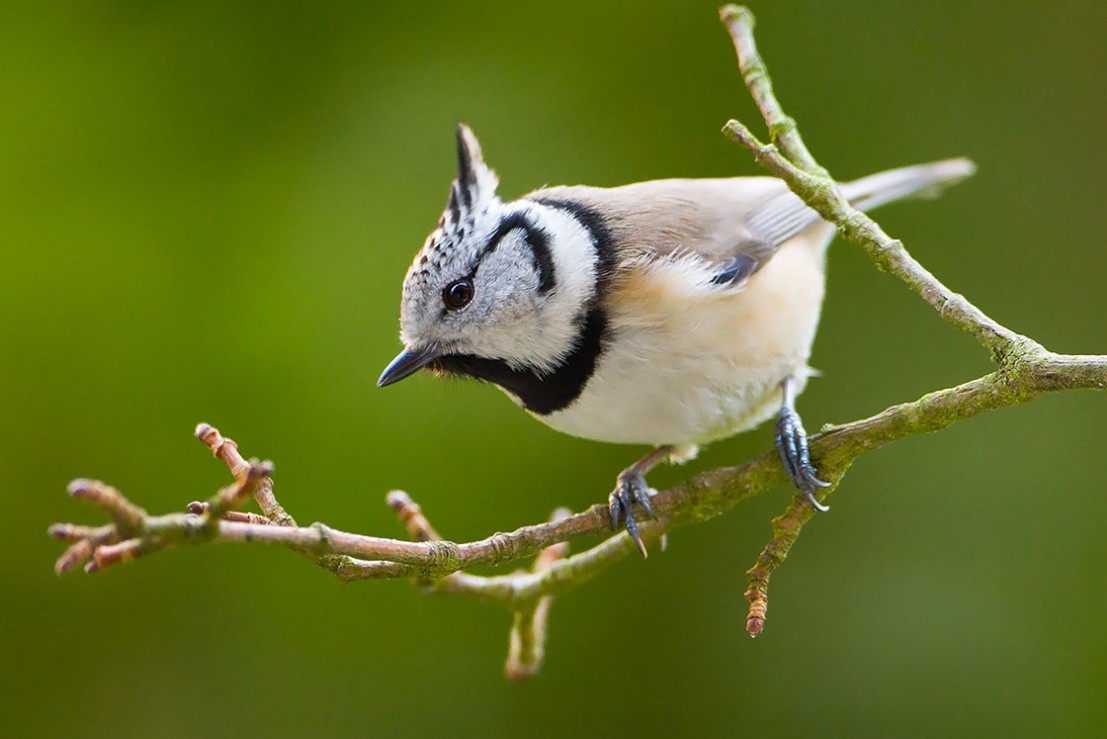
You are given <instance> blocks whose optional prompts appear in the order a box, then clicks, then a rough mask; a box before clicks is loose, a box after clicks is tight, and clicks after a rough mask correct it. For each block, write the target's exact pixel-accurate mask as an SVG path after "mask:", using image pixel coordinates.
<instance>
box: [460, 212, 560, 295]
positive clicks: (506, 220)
mask: <svg viewBox="0 0 1107 739" xmlns="http://www.w3.org/2000/svg"><path fill="white" fill-rule="evenodd" d="M515 229H520V230H522V232H523V243H525V244H526V245H527V246H528V247H530V251H531V260H532V261H533V262H534V271H535V272H537V273H538V292H539V294H543V295H544V294H545V293H548V292H549V291H550V290H552V289H553V288H554V286H555V285H556V284H557V278H556V277H555V276H554V263H553V256H552V255H551V254H550V237H549V234H547V233H546V232H545V231H544V230H542V229H540V228H538V227H536V226H535V225H534V224H532V223H531V222H530V221H528V220H527V217H526V215H524V214H523V213H512V214H511V215H508V216H504V217H503V219H501V220H500V225H499V226H497V227H496V231H495V233H493V234H492V236H491V238H489V239H488V245H487V246H486V247H485V248H484V249H483V250H481V252H480V253H479V254H478V255H477V258H476V259H475V260H474V262H475V265H479V264H480V262H481V261H483V260H484V258H485V257H486V256H488V255H489V254H491V253H492V252H494V251H496V249H497V248H498V247H499V245H500V242H501V241H503V240H504V238H506V237H507V235H508V234H509V233H511V232H512V231H514V230H515ZM475 269H476V266H474V270H475Z"/></svg>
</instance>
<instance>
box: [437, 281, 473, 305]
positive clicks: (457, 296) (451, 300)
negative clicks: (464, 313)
mask: <svg viewBox="0 0 1107 739" xmlns="http://www.w3.org/2000/svg"><path fill="white" fill-rule="evenodd" d="M472 299H473V283H472V281H471V280H454V281H453V282H451V283H450V284H449V285H446V289H445V290H443V291H442V302H444V303H445V304H446V307H447V308H449V309H450V310H458V309H459V308H464V307H465V306H467V305H468V304H469V301H470V300H472Z"/></svg>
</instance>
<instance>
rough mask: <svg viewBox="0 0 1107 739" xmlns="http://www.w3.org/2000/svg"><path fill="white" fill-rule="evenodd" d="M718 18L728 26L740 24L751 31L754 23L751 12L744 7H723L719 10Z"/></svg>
mask: <svg viewBox="0 0 1107 739" xmlns="http://www.w3.org/2000/svg"><path fill="white" fill-rule="evenodd" d="M719 18H720V19H721V20H722V21H723V23H726V24H727V25H728V26H729V25H731V24H736V23H741V24H743V25H746V26H749V28H750V29H751V30H752V29H753V26H754V23H755V22H756V21H755V19H754V17H753V12H752V11H750V9H749V8H747V7H746V6H745V5H724V6H723V7H721V8H719Z"/></svg>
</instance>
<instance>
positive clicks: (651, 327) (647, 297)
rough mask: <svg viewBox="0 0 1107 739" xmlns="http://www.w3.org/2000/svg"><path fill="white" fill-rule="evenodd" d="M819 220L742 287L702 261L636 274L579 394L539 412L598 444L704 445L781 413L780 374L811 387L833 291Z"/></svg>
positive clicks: (673, 262) (825, 231)
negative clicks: (722, 281)
mask: <svg viewBox="0 0 1107 739" xmlns="http://www.w3.org/2000/svg"><path fill="white" fill-rule="evenodd" d="M831 234H832V232H831V230H830V229H829V227H827V226H825V225H823V224H821V225H820V226H818V227H816V228H813V229H811V230H809V231H807V232H805V233H804V234H802V235H800V236H798V237H796V238H795V239H792V240H791V241H789V242H787V243H785V244H784V245H782V246H781V249H780V251H779V252H778V253H777V254H776V256H774V257H773V259H772V260H770V261H769V263H768V264H767V265H765V267H764V268H762V269H761V271H760V272H758V273H757V274H755V275H754V276H753V277H752V278H751V279H750V281H749V283H748V284H747V285H746V287H745V288H744V289H742V290H741V291H733V290H721V289H719V288H718V287H715V286H710V285H709V280H710V276H711V275H710V273H709V272H707V271H706V270H705V269H704V268H703V265H702V264H700V263H698V262H697V261H696V260H694V259H687V258H685V259H670V260H665V261H661V262H654V263H653V264H651V265H650V266H649V267H648V268H643V269H637V270H632V271H631V272H630V273H629V274H628V275H627V276H626V277H625V278H622V279H620V280H619V281H618V283H617V284H616V285H615V286H614V288H613V291H612V294H611V296H610V297H609V299H608V300H607V301H605V304H606V305H607V307H608V319H609V326H610V328H611V331H612V333H611V336H610V338H609V340H608V342H607V344H606V345H605V348H604V352H603V354H602V355H601V357H600V360H599V363H598V365H597V368H596V372H595V374H594V375H593V376H592V378H591V380H590V381H589V382H588V384H587V385H586V386H585V389H584V391H583V392H582V393H581V395H580V397H579V398H577V400H576V401H575V402H574V403H573V404H572V405H570V406H569V407H567V408H565V409H564V410H561V411H556V412H554V413H552V414H550V415H547V416H536V418H538V420H540V421H542V422H543V423H545V424H547V425H549V426H550V427H552V428H554V429H556V430H558V431H561V432H564V433H567V434H571V435H573V436H580V437H583V438H587V439H593V440H596V441H606V442H614V443H632V444H651V445H653V444H699V443H704V442H708V441H713V440H716V439H721V438H725V437H727V436H731V435H733V434H735V433H738V432H740V431H744V430H747V429H750V428H752V427H754V426H756V425H757V424H759V423H761V422H763V421H764V420H766V419H767V418H769V417H771V416H772V415H774V414H775V412H776V411H777V409H778V408H779V405H780V387H779V386H780V381H781V380H783V379H784V378H785V377H788V376H795V377H797V379H798V380H799V389H800V390H802V388H803V385H804V384H805V382H806V379H807V376H808V374H809V370H808V367H807V360H808V357H809V355H810V351H811V344H812V342H813V341H814V338H815V329H816V326H817V324H818V319H819V312H820V310H821V306H822V298H823V290H824V269H823V267H824V253H825V245H826V243H827V242H828V241H829V238H830V235H831Z"/></svg>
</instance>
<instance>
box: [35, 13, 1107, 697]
mask: <svg viewBox="0 0 1107 739" xmlns="http://www.w3.org/2000/svg"><path fill="white" fill-rule="evenodd" d="M721 17H722V19H723V21H724V23H725V25H726V26H727V28H728V30H729V31H730V34H731V38H732V39H733V41H734V46H735V49H736V51H737V53H738V61H739V67H740V68H741V70H742V73H743V76H744V79H745V81H746V85H747V87H749V89H750V93H751V94H752V95H753V98H754V100H755V101H756V102H757V105H758V107H759V108H760V110H761V112H762V116H763V117H764V119H765V123H766V125H767V126H768V129H769V133H770V139H771V141H772V142H773V143H771V144H763V143H761V142H760V141H759V140H758V139H757V138H756V137H755V136H754V135H753V134H752V133H750V131H749V129H747V128H746V127H745V126H743V125H742V124H740V123H738V122H737V121H730V122H728V123H727V124H726V126H725V128H724V131H725V132H726V134H727V135H728V136H729V137H731V138H732V139H733V140H735V141H737V142H738V143H740V144H742V145H743V146H745V147H746V148H747V149H749V150H750V151H751V152H752V153H753V155H754V157H755V159H756V160H757V161H758V162H759V163H760V164H762V165H763V166H765V167H766V168H767V169H769V171H771V172H772V173H774V174H776V175H777V176H778V177H780V178H781V179H783V180H784V181H785V182H786V183H787V184H788V186H789V187H790V188H791V189H792V190H793V191H794V192H795V193H796V194H797V195H799V197H801V198H802V199H803V200H804V202H806V203H807V204H808V205H810V206H811V207H812V208H814V209H815V210H816V211H818V212H819V213H820V214H821V215H822V216H823V218H825V219H826V220H827V221H829V222H830V223H833V224H835V225H836V226H837V227H838V229H839V231H840V232H841V233H842V235H843V236H844V237H845V238H846V239H848V240H849V241H851V242H852V243H854V244H856V245H858V246H860V247H861V248H862V249H864V250H865V252H866V253H867V254H868V255H869V257H870V258H871V259H872V260H873V262H874V263H875V264H876V266H877V267H878V268H879V269H881V270H882V271H886V272H890V273H892V274H894V275H896V276H897V277H899V278H900V279H901V280H903V281H904V282H905V283H906V284H907V285H908V286H909V287H910V288H911V289H912V290H913V291H914V292H916V293H917V294H918V295H919V296H920V297H922V298H923V299H924V300H925V301H926V302H927V303H929V304H930V305H931V306H932V307H934V308H935V309H936V310H937V311H938V313H939V315H940V316H941V317H942V318H943V319H944V320H945V321H947V322H949V323H950V324H952V325H953V326H955V327H957V328H958V329H959V330H961V331H963V332H965V333H967V334H969V335H970V336H972V337H974V338H975V339H976V340H977V341H978V342H979V343H980V344H981V345H982V346H984V347H985V348H987V349H988V350H989V351H990V353H991V356H992V358H993V360H994V361H995V362H996V364H997V368H996V370H995V371H993V372H991V373H989V374H987V375H985V376H983V377H980V378H977V379H975V380H971V381H969V382H966V383H964V384H961V385H958V386H956V387H952V388H947V389H943V390H937V391H935V392H932V393H928V394H927V395H924V396H922V397H921V398H919V399H917V400H914V401H911V402H907V403H902V404H899V405H896V406H892V407H891V408H888V409H886V410H884V411H882V412H881V413H878V414H876V415H874V416H872V417H870V418H865V419H861V420H858V421H853V422H851V423H847V424H842V425H838V426H827V427H824V429H823V430H822V433H820V434H818V435H815V436H813V437H812V438H811V440H810V446H811V453H812V457H813V459H814V460H815V462H816V464H817V465H818V468H819V471H820V475H821V476H822V477H823V478H825V479H829V480H831V481H833V483H834V486H833V487H831V488H829V489H827V490H826V491H825V492H824V495H825V494H830V493H832V492H833V491H834V490H835V489H836V488H837V485H838V483H839V482H840V481H841V479H842V477H843V475H844V474H845V473H846V471H847V470H848V469H849V467H850V466H851V465H852V464H853V462H854V461H855V460H856V459H858V458H859V457H861V456H862V455H864V454H867V453H868V452H871V451H873V450H875V449H879V448H880V447H882V446H884V445H886V444H889V443H891V442H893V441H896V440H897V439H901V438H903V437H905V436H911V435H915V434H920V433H927V432H933V431H937V430H940V429H942V428H944V427H946V426H948V425H950V424H952V423H955V422H956V421H959V420H961V419H964V418H969V417H971V416H974V415H977V414H980V413H984V412H986V411H990V410H995V409H997V408H1002V407H1006V406H1012V405H1018V404H1021V403H1025V402H1028V401H1030V400H1032V399H1034V398H1036V397H1038V396H1039V395H1041V394H1043V393H1046V392H1053V391H1059V390H1073V389H1080V388H1090V389H1105V388H1107V356H1102V355H1098V356H1097V355H1066V354H1055V353H1052V352H1049V351H1047V350H1046V349H1044V348H1043V347H1042V346H1041V345H1039V344H1038V343H1037V342H1035V341H1033V340H1032V339H1030V338H1028V337H1026V336H1023V335H1021V334H1018V333H1016V332H1014V331H1011V330H1010V329H1008V328H1006V327H1004V326H1002V325H1001V324H999V323H997V322H996V321H994V320H993V319H991V318H989V317H988V316H987V315H985V314H984V313H983V312H982V311H980V310H979V309H978V308H976V307H975V306H974V305H972V303H970V302H969V301H968V300H966V299H965V298H964V297H963V296H962V295H959V294H957V293H955V292H953V291H951V290H950V289H949V288H947V287H946V286H945V285H943V284H942V283H941V282H940V281H938V279H937V278H936V277H934V275H932V274H931V273H930V272H928V271H927V270H926V269H925V268H924V267H923V266H922V265H920V264H919V263H918V262H916V261H915V260H914V259H913V258H912V257H911V256H910V254H908V253H907V251H906V249H905V248H904V246H903V244H902V243H901V242H900V241H898V240H896V239H893V238H891V237H890V236H888V235H887V234H886V233H884V231H883V230H882V229H881V228H880V226H878V225H877V224H876V223H875V222H874V221H873V220H872V219H870V218H869V217H868V216H866V215H865V214H863V213H861V212H859V211H857V210H856V209H854V208H852V207H850V205H849V204H848V203H847V202H846V201H845V200H844V199H843V198H842V196H841V193H840V192H839V190H838V187H837V185H836V183H835V181H834V180H833V179H832V178H831V177H830V175H829V174H828V173H827V172H826V170H824V169H822V168H821V167H820V166H819V165H818V163H817V162H816V161H815V159H814V157H813V156H812V155H811V153H810V152H809V151H808V150H807V148H806V146H805V145H804V143H803V140H802V138H801V137H800V134H799V130H798V128H797V126H796V124H795V121H794V120H793V119H791V118H790V117H788V116H787V115H786V114H785V112H784V109H783V107H782V106H781V105H780V103H779V102H778V101H777V99H776V97H775V94H774V92H773V89H772V84H771V81H770V78H769V76H768V71H767V69H766V67H765V64H764V62H763V61H762V60H761V57H760V56H759V54H758V52H757V48H756V46H755V44H754V39H753V16H752V14H750V12H749V11H748V10H746V9H745V8H738V7H735V6H727V7H725V8H723V9H722V10H721ZM196 435H197V437H198V438H199V439H200V440H201V441H202V442H203V443H204V444H205V445H206V446H207V447H208V448H209V449H211V451H212V453H213V454H214V455H215V456H216V457H217V458H218V459H220V460H221V461H222V462H223V463H224V464H226V466H227V467H228V469H229V470H230V471H231V474H232V476H233V477H234V482H233V484H231V485H230V486H228V487H226V488H224V489H222V490H220V491H218V492H217V493H216V494H215V495H213V496H212V497H211V498H209V499H208V500H207V501H204V502H193V503H191V504H189V505H188V512H187V513H171V514H166V515H160V516H152V515H150V514H148V513H147V512H146V511H145V510H143V509H142V508H139V507H138V506H136V505H134V504H133V503H131V502H130V501H129V500H128V499H127V498H125V497H124V496H123V495H122V494H121V493H120V492H119V491H117V490H115V489H114V488H112V487H110V486H108V485H106V484H104V483H101V482H97V481H92V480H75V481H74V482H73V483H71V484H70V488H69V490H70V494H72V495H73V496H74V497H77V498H80V499H83V500H86V501H88V502H90V503H92V504H94V505H96V506H98V507H99V508H101V509H102V510H103V511H104V512H105V514H106V515H107V517H108V518H109V520H110V521H111V523H109V524H106V525H103V526H98V527H89V526H81V525H76V524H67V523H66V524H55V525H54V526H51V527H50V534H51V535H53V536H55V537H57V538H59V539H63V540H65V541H68V542H71V543H70V546H69V548H68V549H66V550H65V552H64V553H63V554H62V555H61V556H60V557H59V558H58V560H57V562H56V563H55V570H56V571H57V572H58V573H59V574H61V573H63V572H67V571H69V570H72V569H75V568H76V567H78V566H80V565H82V564H85V570H86V571H88V572H95V571H98V570H102V569H106V568H107V567H110V566H112V565H115V564H121V563H124V562H129V561H131V560H133V559H136V558H138V557H142V556H146V555H149V554H153V553H156V552H158V551H161V550H162V549H165V548H168V547H171V546H179V545H184V544H200V543H217V542H237V543H261V544H270V545H275V546H281V547H285V548H287V549H291V550H293V551H295V552H298V553H299V554H301V555H303V556H304V557H306V558H307V559H309V560H310V561H312V562H314V563H315V564H317V565H318V566H320V567H322V568H324V569H326V570H327V571H329V572H331V573H332V574H334V575H335V577H337V578H338V579H339V580H340V581H342V582H350V581H354V580H366V579H389V578H411V579H413V580H414V581H415V582H416V584H417V585H418V586H419V587H421V588H422V589H423V590H424V591H425V592H428V593H432V594H440V595H468V596H476V597H479V598H482V599H485V600H490V601H493V602H497V603H500V604H501V605H502V606H505V607H506V608H507V609H508V610H509V611H510V612H511V613H512V616H513V626H512V631H511V637H510V646H509V655H508V660H507V664H506V665H505V672H506V673H507V675H508V676H509V677H510V678H512V679H525V678H526V677H529V676H531V675H533V674H534V673H535V672H536V671H537V670H538V668H539V666H540V665H541V661H542V657H543V653H544V650H545V638H546V626H547V617H548V612H549V607H550V603H551V600H550V599H551V597H552V596H553V595H555V594H557V593H562V592H565V591H567V590H570V589H572V588H574V587H576V586H578V585H580V584H582V583H584V582H587V581H588V580H590V579H592V578H593V577H595V576H597V575H598V574H600V573H601V572H603V571H604V570H606V569H607V568H608V567H610V566H611V565H613V564H614V563H615V562H617V561H619V560H620V559H622V558H623V557H626V556H627V555H628V554H630V553H631V552H634V551H636V549H635V545H634V543H633V542H632V541H631V539H630V538H629V537H628V536H627V534H626V533H625V532H620V533H617V534H614V535H611V532H610V525H611V519H610V516H609V514H608V510H607V507H606V506H602V505H595V506H592V507H591V508H589V509H588V510H586V511H583V512H581V513H576V514H572V515H570V514H569V513H568V512H567V511H564V510H559V511H557V512H555V514H554V516H552V517H551V519H550V520H549V521H547V522H545V523H541V524H536V525H532V526H524V527H522V528H519V529H516V530H515V531H512V532H510V533H497V534H494V535H492V536H489V537H487V538H485V539H481V540H479V541H473V542H465V543H454V542H451V541H446V540H443V539H442V538H441V537H440V536H439V535H438V533H437V531H436V530H435V529H434V527H432V526H431V524H430V522H429V521H428V520H427V518H426V516H425V515H424V514H423V512H422V510H421V509H420V507H419V506H418V505H416V504H415V502H414V501H412V500H411V498H410V497H409V496H407V495H406V494H405V493H402V492H399V491H393V492H392V493H389V495H388V503H389V505H390V506H391V507H392V508H393V510H394V511H395V512H396V514H397V516H398V517H399V519H400V521H401V522H402V523H404V525H405V526H406V527H407V529H408V534H409V536H410V538H411V539H412V540H411V541H405V540H400V539H389V538H382V537H375V536H365V535H361V534H354V533H350V532H346V531H341V530H338V529H335V528H332V527H330V526H327V525H325V524H322V523H315V524H312V525H310V526H299V525H297V523H296V521H295V519H294V518H293V517H292V516H291V515H290V514H289V513H288V512H287V511H286V510H285V509H284V508H283V507H282V506H281V505H280V503H279V502H278V501H277V498H276V496H275V495H274V493H273V480H272V471H273V468H272V465H271V464H270V463H268V462H258V461H256V460H251V461H247V460H246V459H244V458H243V457H242V455H241V454H240V453H239V451H238V447H237V445H236V444H235V443H234V442H233V441H231V440H230V439H226V438H224V437H223V436H222V435H221V434H220V433H219V431H218V430H217V429H215V428H214V427H212V426H209V425H207V424H200V425H199V426H198V427H197V429H196ZM786 481H787V477H786V475H785V473H784V471H783V469H782V467H781V465H780V461H779V458H778V457H777V455H776V453H775V452H767V453H765V454H762V455H761V456H759V457H756V458H754V459H752V460H750V461H748V462H746V463H745V464H743V465H741V466H738V467H725V468H719V469H715V470H711V471H708V472H704V473H702V474H699V475H696V476H694V477H692V478H691V479H689V480H687V481H685V482H684V483H682V484H680V485H677V486H675V487H673V488H670V489H668V490H665V491H662V492H660V493H658V494H657V496H656V497H655V498H654V499H653V507H654V509H655V511H656V512H657V514H658V520H657V521H655V522H647V523H645V524H642V525H641V526H640V533H641V535H642V538H643V539H644V540H645V541H647V542H651V541H654V540H657V539H658V538H659V537H661V536H663V535H664V533H665V532H666V531H668V530H669V529H671V528H672V527H674V526H679V525H684V524H690V523H699V522H703V521H707V520H709V519H712V518H714V517H716V516H719V515H721V514H722V513H724V512H726V511H727V510H729V509H730V508H732V507H733V506H735V505H737V504H738V503H739V502H741V501H743V500H745V499H747V498H750V497H752V496H754V495H757V494H758V493H760V492H761V491H763V490H766V489H768V488H769V487H772V486H774V485H777V484H779V483H784V482H786ZM250 498H253V499H254V500H255V501H256V503H257V505H258V506H259V508H260V509H261V515H258V514H254V513H247V512H243V511H241V510H240V509H241V508H242V506H243V505H245V504H246V503H247V502H248V500H249V499H250ZM810 518H811V508H810V507H809V506H808V505H806V504H805V503H804V502H803V499H802V498H801V497H800V496H797V497H796V498H795V499H793V501H792V503H791V504H790V505H789V506H788V508H787V509H786V510H785V511H784V513H783V514H782V515H781V516H779V517H777V518H776V519H774V520H773V522H772V526H773V535H772V538H771V540H770V541H769V543H768V544H767V545H766V547H765V549H764V550H763V551H762V553H761V555H760V556H759V557H758V560H757V562H756V563H755V564H754V566H753V567H751V568H750V570H749V571H748V575H749V589H748V590H747V592H746V596H747V598H748V599H749V601H750V613H749V616H748V618H747V630H748V631H749V633H750V634H751V636H756V635H757V634H759V633H760V632H761V630H762V628H763V626H764V619H765V613H766V609H767V606H768V600H767V598H768V583H769V579H770V578H771V576H772V574H773V572H774V571H775V569H776V568H777V567H778V566H779V565H780V564H781V563H782V562H783V561H784V559H785V558H786V556H787V554H788V552H789V550H790V548H791V547H792V545H793V544H794V543H795V541H796V538H797V537H798V535H799V533H800V531H801V530H802V527H803V526H804V524H805V523H806V522H807V521H808V520H809V519H810ZM597 535H598V536H603V537H605V538H604V540H603V541H601V542H600V543H598V544H596V545H595V546H593V547H591V548H590V549H587V550H585V551H583V552H580V553H578V554H575V555H572V556H567V545H566V542H568V541H570V540H572V539H579V538H581V537H587V536H597ZM532 556H536V561H535V563H534V565H533V566H532V567H531V569H529V570H519V571H516V572H513V573H511V574H507V575H496V576H489V577H485V576H477V575H473V574H470V573H468V572H465V570H467V569H469V568H472V567H474V566H477V565H497V564H504V563H507V562H514V561H518V560H520V559H524V558H527V557H532Z"/></svg>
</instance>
